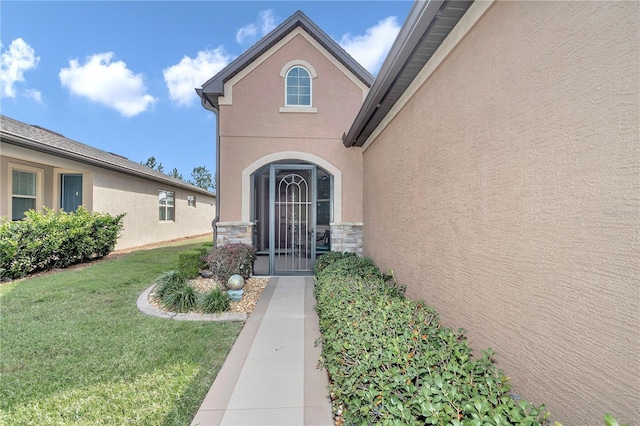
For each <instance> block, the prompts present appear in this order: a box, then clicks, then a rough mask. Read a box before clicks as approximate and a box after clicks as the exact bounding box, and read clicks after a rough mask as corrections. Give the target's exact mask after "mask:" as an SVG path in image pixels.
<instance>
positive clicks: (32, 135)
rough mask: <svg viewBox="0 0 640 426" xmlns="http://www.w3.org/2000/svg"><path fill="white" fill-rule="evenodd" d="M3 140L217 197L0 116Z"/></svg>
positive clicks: (101, 152)
mask: <svg viewBox="0 0 640 426" xmlns="http://www.w3.org/2000/svg"><path fill="white" fill-rule="evenodd" d="M0 140H1V141H2V142H3V143H8V144H11V145H16V146H20V147H23V148H28V149H32V150H34V151H39V152H43V153H45V154H50V155H54V156H56V157H61V158H66V159H69V160H73V161H78V162H80V163H84V164H89V165H92V166H96V167H100V168H103V169H107V170H111V171H115V172H119V173H123V174H126V175H130V176H136V177H139V178H143V179H148V180H152V181H154V182H158V183H162V184H166V185H171V186H174V187H178V188H183V189H187V190H189V191H192V192H197V193H200V194H206V195H213V196H215V194H213V193H211V192H209V191H206V190H204V189H202V188H198V187H197V186H193V185H191V184H188V183H186V182H183V181H181V180H179V179H175V178H172V177H171V176H169V175H165V174H164V173H161V172H158V171H156V170H152V169H150V168H149V167H146V166H143V165H142V164H138V163H136V162H134V161H131V160H128V159H126V158H124V157H121V156H119V155H117V154H112V153H110V152H106V151H102V150H100V149H97V148H94V147H92V146H89V145H85V144H83V143H80V142H76V141H74V140H71V139H68V138H65V137H64V136H62V135H61V134H59V133H55V132H53V131H51V130H47V129H43V128H41V127H39V126H32V125H29V124H26V123H23V122H21V121H18V120H14V119H12V118H9V117H6V116H4V115H0Z"/></svg>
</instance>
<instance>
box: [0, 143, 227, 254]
mask: <svg viewBox="0 0 640 426" xmlns="http://www.w3.org/2000/svg"><path fill="white" fill-rule="evenodd" d="M1 152H2V156H0V182H2V184H1V185H0V216H9V215H10V210H9V208H10V207H9V206H10V199H11V187H10V182H11V176H10V173H11V166H12V165H17V166H27V167H29V168H30V169H33V170H38V171H42V179H41V181H42V195H41V198H40V200H41V201H39V204H38V205H37V207H38V208H42V207H48V208H52V209H54V210H57V209H59V207H60V201H59V200H60V174H61V173H79V174H82V178H83V194H82V196H83V199H82V201H83V203H82V204H83V206H84V207H86V208H87V209H88V210H89V211H96V212H103V213H110V214H113V215H117V214H121V213H126V216H125V217H124V221H123V223H124V230H123V231H122V235H121V237H120V238H119V239H118V243H117V245H116V249H125V248H131V247H137V246H141V245H145V244H152V243H158V242H162V241H169V240H173V239H177V238H183V237H190V236H195V235H203V234H208V233H211V234H212V233H213V231H212V226H211V221H212V220H213V218H214V217H215V197H214V196H213V195H206V194H203V193H202V192H197V191H189V190H187V189H184V188H177V187H172V186H171V185H167V184H163V183H160V182H155V181H152V180H147V179H143V178H140V177H135V176H130V175H127V174H124V173H118V172H115V171H110V170H106V169H103V168H100V167H95V166H92V165H88V164H83V163H80V162H77V161H73V160H68V159H64V158H59V157H56V156H53V155H49V154H45V153H40V152H37V151H33V150H30V149H25V148H22V147H17V146H15V145H11V144H6V143H2V146H1ZM161 189H163V190H168V191H174V192H175V221H173V222H161V221H159V220H158V191H159V190H161ZM187 195H194V196H195V197H196V207H189V206H188V205H187Z"/></svg>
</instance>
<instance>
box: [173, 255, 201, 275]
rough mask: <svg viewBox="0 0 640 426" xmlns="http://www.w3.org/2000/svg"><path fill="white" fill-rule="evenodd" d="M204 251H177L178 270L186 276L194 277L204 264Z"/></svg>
mask: <svg viewBox="0 0 640 426" xmlns="http://www.w3.org/2000/svg"><path fill="white" fill-rule="evenodd" d="M203 256H204V253H203V252H202V251H200V250H191V251H183V252H181V253H178V272H180V273H181V274H182V275H184V276H185V277H187V278H195V277H197V276H198V272H200V269H202V268H203V267H204V266H206V264H205V263H204V260H203Z"/></svg>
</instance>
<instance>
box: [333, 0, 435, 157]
mask: <svg viewBox="0 0 640 426" xmlns="http://www.w3.org/2000/svg"><path fill="white" fill-rule="evenodd" d="M444 3H446V0H430V1H416V2H415V3H414V5H413V7H412V8H411V11H410V12H409V15H408V17H407V20H406V21H405V23H404V25H403V26H402V28H401V29H400V32H399V33H398V36H397V38H396V40H395V42H394V43H393V45H392V46H391V49H390V50H389V54H388V55H387V58H386V59H385V61H384V63H383V64H382V67H381V68H380V71H379V73H378V77H377V78H376V80H375V81H374V83H373V86H372V87H371V90H370V91H369V93H368V95H367V97H366V98H365V100H364V102H363V105H362V107H361V108H360V111H359V112H358V115H357V116H356V118H355V120H354V121H353V123H352V125H351V127H350V128H349V130H348V131H347V133H345V134H344V135H343V137H342V142H343V143H344V145H345V146H346V147H352V146H358V147H360V146H362V145H364V143H365V142H366V140H367V138H368V135H364V136H366V137H364V136H363V134H362V132H363V131H364V129H365V127H367V125H368V124H369V122H370V121H371V119H372V118H373V116H374V114H375V112H376V110H377V109H378V108H379V107H380V104H381V102H383V101H384V98H385V96H386V94H387V93H388V91H389V89H390V88H391V87H392V86H393V84H394V83H395V81H396V79H397V78H398V76H399V74H400V72H401V71H402V70H403V68H404V67H405V65H406V64H407V63H408V62H409V61H410V60H411V58H412V54H413V52H414V51H415V50H416V47H417V46H418V45H419V43H420V42H421V40H422V38H423V36H424V34H425V32H426V31H427V30H428V28H429V26H430V25H431V23H432V22H433V20H434V18H436V15H437V13H438V11H439V10H440V9H441V8H442V6H443V4H444Z"/></svg>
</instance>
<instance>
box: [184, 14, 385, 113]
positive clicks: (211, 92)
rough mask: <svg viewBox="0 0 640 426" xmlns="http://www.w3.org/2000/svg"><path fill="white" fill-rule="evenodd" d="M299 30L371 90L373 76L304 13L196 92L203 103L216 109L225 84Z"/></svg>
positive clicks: (281, 26) (242, 55) (291, 19)
mask: <svg viewBox="0 0 640 426" xmlns="http://www.w3.org/2000/svg"><path fill="white" fill-rule="evenodd" d="M297 27H302V28H303V29H304V30H305V31H306V32H307V33H308V34H309V35H311V36H312V37H313V38H314V39H315V40H316V41H317V42H318V43H320V45H322V47H324V48H325V49H327V50H328V51H329V52H330V53H331V54H332V55H333V56H334V57H335V58H336V59H337V60H338V61H340V62H341V63H342V64H343V65H344V66H345V67H346V68H347V69H348V70H349V71H351V72H352V73H353V74H354V75H355V76H356V77H357V78H358V79H360V80H361V81H362V82H363V83H364V84H366V85H367V86H368V87H371V84H372V83H373V76H372V75H371V73H369V71H367V70H366V69H365V68H364V67H363V66H362V65H360V64H359V63H358V62H357V61H356V60H355V59H353V58H352V57H351V56H350V55H349V54H348V53H347V52H346V51H345V50H344V49H343V48H342V47H340V45H339V44H338V43H336V42H335V41H334V40H333V39H332V38H331V37H329V36H328V35H327V33H325V32H324V31H322V30H321V29H320V27H318V26H317V25H316V24H315V23H314V22H313V21H311V19H309V18H308V17H307V15H305V14H304V13H302V12H301V11H297V12H296V13H294V14H293V15H291V16H290V17H289V18H287V19H286V20H285V21H284V22H283V23H281V24H280V25H278V26H277V27H276V28H275V29H274V30H273V31H271V32H270V33H269V34H267V35H266V36H264V37H263V38H262V39H260V41H258V42H257V43H256V44H254V45H253V46H252V47H250V48H249V49H248V50H246V51H245V52H244V53H242V54H241V55H240V56H238V57H237V58H236V59H235V60H233V61H232V62H231V63H230V64H229V65H227V66H226V67H225V68H223V69H222V70H221V71H220V72H219V73H218V74H216V75H214V76H213V77H212V78H211V79H209V80H208V81H207V82H206V83H204V84H203V85H202V89H196V92H197V93H198V95H199V96H200V97H201V98H203V100H204V99H205V98H206V99H207V100H208V101H209V102H210V103H211V104H212V105H217V99H218V97H219V96H223V95H224V83H225V82H226V81H228V80H229V79H230V78H231V77H233V76H234V75H236V74H237V73H239V72H240V71H242V70H243V69H244V68H245V67H246V66H247V65H249V64H251V63H252V62H253V61H255V60H256V59H257V58H258V57H259V56H260V55H262V54H263V53H265V52H266V51H267V50H269V49H270V48H271V47H273V46H274V45H275V44H276V43H278V42H279V41H280V40H282V39H283V38H284V37H285V36H286V35H287V34H289V33H290V32H291V31H293V30H294V29H296V28H297Z"/></svg>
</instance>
